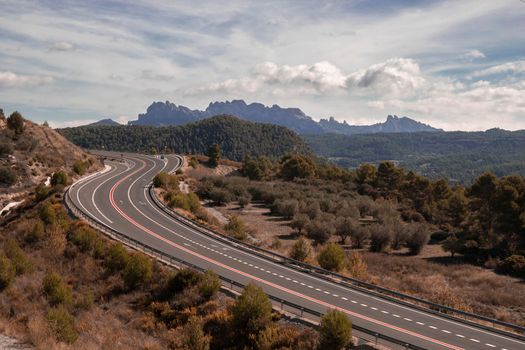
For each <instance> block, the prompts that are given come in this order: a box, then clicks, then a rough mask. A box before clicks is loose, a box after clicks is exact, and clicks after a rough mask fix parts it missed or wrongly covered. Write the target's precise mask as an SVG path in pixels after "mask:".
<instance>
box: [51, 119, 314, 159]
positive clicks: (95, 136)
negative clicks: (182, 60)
mask: <svg viewBox="0 0 525 350" xmlns="http://www.w3.org/2000/svg"><path fill="white" fill-rule="evenodd" d="M58 131H59V132H60V133H61V134H62V135H64V136H65V137H66V138H67V139H69V140H70V141H71V142H73V143H75V144H76V145H78V146H81V147H84V148H89V149H106V150H112V151H127V152H152V151H153V152H165V151H167V152H176V153H186V154H191V153H194V154H195V153H197V154H205V153H207V152H208V150H209V148H210V147H211V146H212V145H214V144H218V145H220V147H221V151H222V154H223V155H224V157H226V158H229V159H231V160H237V161H239V160H242V159H243V158H244V157H245V156H247V155H248V156H253V157H258V156H261V155H268V156H271V157H281V156H283V155H285V154H287V153H291V152H293V153H308V147H307V145H306V144H305V142H304V141H303V140H302V139H301V138H300V137H299V136H297V135H296V134H295V133H294V132H293V131H291V130H289V129H287V128H285V127H282V126H277V125H271V124H260V123H253V122H248V121H245V120H241V119H239V118H236V117H232V116H216V117H213V118H209V119H205V120H201V121H197V122H194V123H190V124H186V125H181V126H166V127H153V126H81V127H75V128H65V129H60V130H58Z"/></svg>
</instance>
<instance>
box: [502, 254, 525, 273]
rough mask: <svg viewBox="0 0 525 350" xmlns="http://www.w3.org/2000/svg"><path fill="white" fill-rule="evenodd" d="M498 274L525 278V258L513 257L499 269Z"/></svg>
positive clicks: (505, 260)
mask: <svg viewBox="0 0 525 350" xmlns="http://www.w3.org/2000/svg"><path fill="white" fill-rule="evenodd" d="M497 270H498V272H501V273H505V274H509V275H513V276H516V277H521V278H525V256H523V255H511V256H509V257H508V258H506V259H504V260H503V261H502V262H501V263H500V264H499V265H498V267H497Z"/></svg>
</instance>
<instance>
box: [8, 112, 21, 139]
mask: <svg viewBox="0 0 525 350" xmlns="http://www.w3.org/2000/svg"><path fill="white" fill-rule="evenodd" d="M7 127H8V128H9V129H11V130H13V131H14V132H15V134H21V133H23V132H24V118H23V117H22V115H21V114H20V113H18V112H17V111H15V112H13V113H11V115H10V116H9V118H7Z"/></svg>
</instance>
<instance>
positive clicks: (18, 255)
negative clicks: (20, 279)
mask: <svg viewBox="0 0 525 350" xmlns="http://www.w3.org/2000/svg"><path fill="white" fill-rule="evenodd" d="M4 253H5V255H6V256H7V257H8V258H9V260H11V263H12V264H13V266H14V267H15V270H16V274H17V275H22V274H24V273H26V272H28V271H31V270H32V269H33V264H32V263H31V261H29V259H28V257H27V255H26V253H25V252H24V251H23V250H22V248H20V246H19V245H18V243H17V242H16V241H15V240H13V239H8V240H7V241H6V242H5V244H4Z"/></svg>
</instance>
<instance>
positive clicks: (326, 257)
mask: <svg viewBox="0 0 525 350" xmlns="http://www.w3.org/2000/svg"><path fill="white" fill-rule="evenodd" d="M345 258H346V256H345V252H344V250H343V248H341V246H340V245H339V244H336V243H328V244H327V245H326V246H324V247H323V249H322V250H321V252H320V253H319V256H318V257H317V262H318V263H319V265H320V266H321V267H322V268H323V269H326V270H330V271H337V272H338V271H341V270H342V269H343V268H344V266H345Z"/></svg>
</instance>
